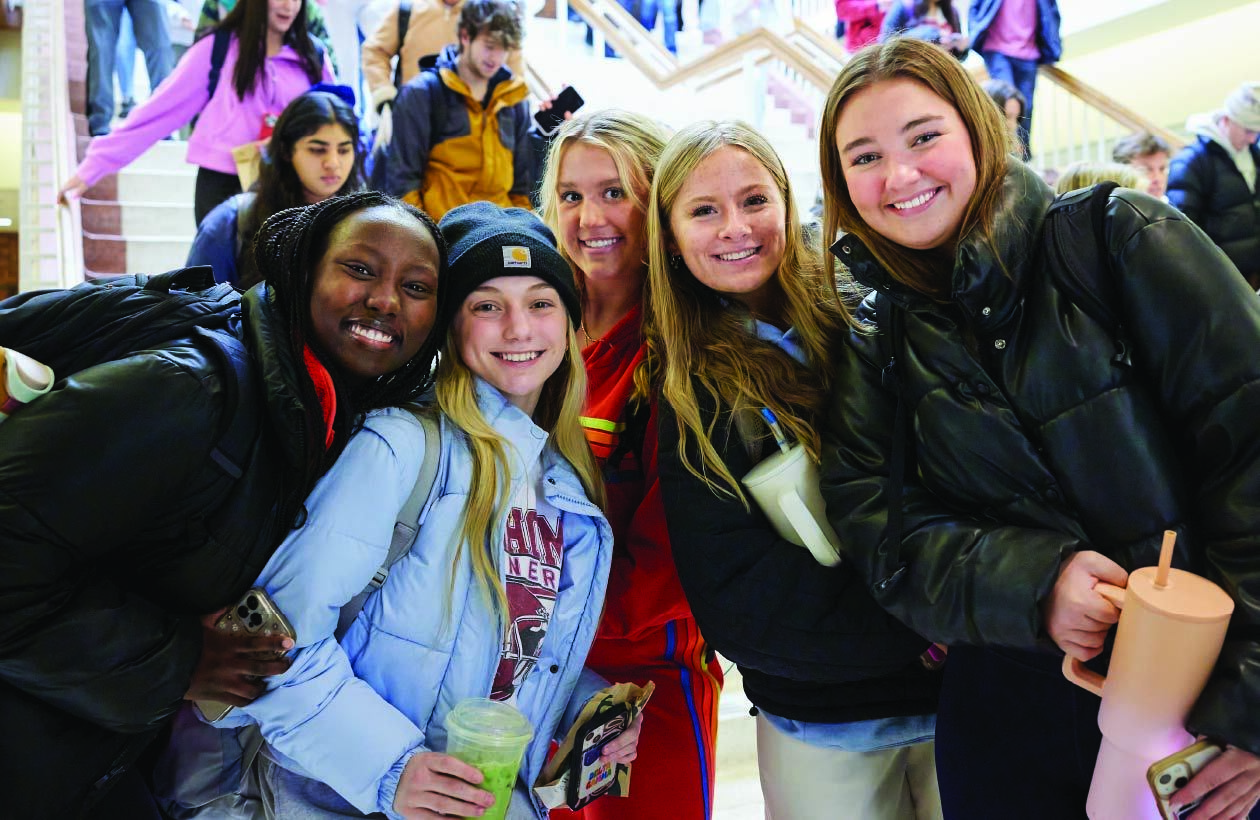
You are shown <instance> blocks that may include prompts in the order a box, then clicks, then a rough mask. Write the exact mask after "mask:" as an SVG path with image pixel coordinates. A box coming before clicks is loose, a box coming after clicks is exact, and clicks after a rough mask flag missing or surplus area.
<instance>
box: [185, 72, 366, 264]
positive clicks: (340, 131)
mask: <svg viewBox="0 0 1260 820" xmlns="http://www.w3.org/2000/svg"><path fill="white" fill-rule="evenodd" d="M318 88H320V86H316V88H315V89H312V90H310V91H308V92H306V93H305V94H301V95H299V96H298V97H296V98H294V100H293V102H291V103H289V104H288V105H287V106H286V107H285V109H284V113H282V114H281V115H280V119H278V120H276V127H275V130H274V131H273V132H272V134H271V139H270V140H269V141H268V143H267V160H266V161H265V162H263V163H261V165H260V168H259V173H258V180H257V181H256V182H255V183H254V185H253V186H252V187H251V188H250V190H248V191H246V192H245V193H242V194H236V195H235V196H232V197H230V198H228V199H226V200H224V201H223V202H221V203H220V204H219V205H217V206H215V208H214V210H212V211H211V212H210V213H209V214H208V215H207V216H206V218H205V220H204V221H203V222H202V223H201V225H200V227H198V228H197V236H196V238H194V239H193V243H192V247H191V248H189V250H188V261H187V262H186V264H188V265H210V266H211V267H212V268H213V269H214V278H215V281H218V282H230V283H232V284H233V285H235V286H237V287H239V288H242V289H247V288H249V287H251V286H253V285H254V284H255V283H257V282H258V281H259V280H260V279H261V278H262V274H261V273H260V272H259V271H258V269H257V268H256V267H255V266H254V264H253V255H252V253H251V246H252V243H253V239H254V234H256V233H257V232H258V228H259V227H260V226H261V225H262V224H263V223H264V222H266V221H267V220H268V219H270V218H271V216H272V214H275V213H279V212H280V211H283V210H284V209H286V208H296V207H298V206H300V205H310V204H313V203H315V202H321V201H323V200H325V199H327V198H328V197H330V196H340V195H344V194H348V193H352V192H353V191H356V190H358V189H359V188H361V187H363V155H362V151H361V146H360V143H359V122H358V119H357V118H356V117H355V115H354V103H353V100H354V96H353V95H352V94H349V93H348V92H349V89H346V88H345V87H344V86H327V88H329V89H331V90H328V91H324V90H316V89H318ZM338 92H346V96H347V97H349V100H346V99H343V98H342V97H341V96H339V93H338Z"/></svg>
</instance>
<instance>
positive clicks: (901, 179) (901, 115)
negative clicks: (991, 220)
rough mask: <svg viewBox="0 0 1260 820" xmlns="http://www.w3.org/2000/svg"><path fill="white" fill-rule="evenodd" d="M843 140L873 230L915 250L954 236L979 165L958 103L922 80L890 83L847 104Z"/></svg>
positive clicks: (853, 190) (847, 176)
mask: <svg viewBox="0 0 1260 820" xmlns="http://www.w3.org/2000/svg"><path fill="white" fill-rule="evenodd" d="M835 140H836V147H837V148H838V149H839V152H840V165H841V168H842V169H843V172H844V181H845V184H846V185H847V187H848V189H849V196H850V197H851V198H852V200H853V205H854V207H855V208H856V209H857V212H858V215H859V216H861V218H862V219H863V220H864V221H865V222H866V224H867V225H869V226H870V227H871V229H872V230H874V231H876V232H877V233H879V234H880V235H882V236H884V237H885V238H887V239H889V240H891V241H892V242H896V243H897V244H899V245H902V246H904V247H907V248H913V249H915V250H927V249H929V248H937V247H940V246H942V245H944V244H946V243H947V242H950V241H952V240H953V239H954V237H955V236H956V234H957V232H958V226H959V225H960V224H961V223H962V220H963V215H964V213H965V212H966V210H967V204H968V201H969V200H970V199H971V195H972V194H973V193H974V192H975V190H976V163H975V159H974V157H973V156H972V151H971V138H970V135H969V134H968V133H967V127H966V126H965V125H964V124H963V121H962V119H961V118H960V117H959V116H958V112H957V111H956V110H955V109H954V108H953V106H951V105H950V104H949V103H947V102H945V101H944V100H942V99H941V98H940V97H938V96H936V95H935V94H933V93H932V92H931V91H930V90H929V89H928V88H927V87H926V86H924V85H922V84H920V83H918V82H915V81H914V80H907V79H895V80H886V81H884V82H880V83H876V84H875V85H872V86H870V87H869V88H865V89H863V90H862V91H859V92H858V93H856V94H854V95H853V97H852V98H851V99H850V100H849V101H848V102H847V103H846V105H845V107H844V110H843V112H842V113H841V114H840V118H839V120H838V122H837V124H836V133H835Z"/></svg>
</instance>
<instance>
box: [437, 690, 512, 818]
mask: <svg viewBox="0 0 1260 820" xmlns="http://www.w3.org/2000/svg"><path fill="white" fill-rule="evenodd" d="M533 736H534V727H533V726H531V725H530V723H529V719H528V718H526V717H525V716H524V715H522V714H521V713H520V712H519V711H518V710H517V709H516V708H514V707H512V706H509V705H508V704H506V703H500V702H498V701H494V700H490V699H489V698H465V699H464V700H462V701H460V702H459V703H457V704H456V705H455V708H454V709H452V710H451V713H450V714H449V715H447V717H446V753H447V754H449V755H452V756H453V757H457V758H459V759H460V760H462V761H464V762H465V763H467V764H468V765H470V766H473V767H475V768H476V769H478V770H479V771H480V772H481V774H482V775H483V776H484V777H485V780H484V781H483V782H482V783H481V788H483V789H485V790H486V791H488V792H490V793H491V794H493V795H494V805H493V806H491V807H490V808H488V809H486V813H485V814H483V815H482V816H481V818H482V820H503V818H504V817H505V816H506V815H507V810H508V804H509V803H510V802H511V800H512V786H513V785H515V783H516V775H517V773H518V772H519V771H520V769H521V758H522V757H524V756H525V747H526V746H527V745H529V740H530V738H531V737H533Z"/></svg>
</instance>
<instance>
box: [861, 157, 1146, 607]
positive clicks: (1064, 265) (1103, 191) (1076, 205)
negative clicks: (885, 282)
mask: <svg viewBox="0 0 1260 820" xmlns="http://www.w3.org/2000/svg"><path fill="white" fill-rule="evenodd" d="M1117 187H1119V186H1118V185H1116V183H1114V182H1102V183H1099V184H1097V185H1094V186H1093V187H1091V188H1082V189H1081V190H1079V191H1070V192H1068V193H1066V194H1062V195H1061V196H1057V197H1055V200H1054V202H1053V203H1051V205H1050V208H1049V209H1048V210H1047V211H1046V217H1045V222H1044V223H1043V225H1042V231H1041V242H1042V245H1043V247H1044V248H1045V250H1046V251H1047V252H1048V253H1050V254H1052V255H1053V256H1054V259H1055V260H1056V262H1057V264H1053V265H1050V275H1051V276H1053V277H1054V284H1055V286H1056V287H1057V288H1058V289H1059V291H1061V292H1062V293H1063V294H1064V295H1066V296H1067V297H1068V299H1069V301H1071V302H1072V304H1074V305H1076V306H1077V307H1078V308H1080V309H1081V310H1082V311H1083V312H1084V313H1085V315H1087V316H1089V317H1090V318H1091V319H1093V320H1094V321H1095V322H1097V323H1098V324H1099V325H1101V326H1102V327H1104V328H1107V330H1108V331H1109V332H1110V334H1111V337H1112V339H1113V340H1114V341H1115V345H1116V353H1115V355H1113V356H1112V357H1111V362H1112V364H1113V365H1115V366H1117V367H1131V366H1132V364H1133V361H1132V358H1131V356H1130V352H1129V351H1130V344H1129V340H1128V337H1127V336H1126V334H1125V329H1124V326H1123V325H1122V323H1121V321H1120V316H1119V314H1118V312H1117V311H1116V309H1115V305H1116V304H1117V302H1118V301H1119V298H1120V296H1119V292H1118V291H1119V288H1118V286H1117V283H1116V281H1115V276H1114V275H1113V262H1112V259H1111V255H1110V254H1109V253H1105V252H1100V250H1099V249H1102V248H1106V247H1107V235H1106V223H1105V220H1106V214H1107V201H1108V199H1109V198H1110V197H1111V192H1112V191H1114V190H1115V189H1116V188H1117ZM874 308H875V324H876V327H877V328H878V330H877V336H876V343H877V344H878V346H879V352H880V358H881V360H882V361H884V362H887V364H885V365H884V368H883V371H882V372H881V374H880V382H881V384H882V385H883V387H884V388H885V389H886V390H891V391H892V392H893V393H895V394H896V396H897V411H896V415H895V417H894V419H893V443H892V453H891V455H890V459H891V463H890V465H889V466H890V469H891V472H890V475H889V482H888V490H887V493H888V497H889V498H890V499H892V500H893V501H892V502H891V503H890V506H889V509H888V525H887V530H886V538H885V544H886V549H887V550H889V554H890V555H891V556H893V557H894V559H896V555H897V551H898V550H899V549H900V546H901V530H902V521H901V519H902V508H901V503H900V499H901V493H902V488H903V486H904V484H905V471H906V462H907V460H908V458H909V457H908V455H907V453H906V448H907V446H908V445H909V443H910V436H911V431H910V419H909V408H908V401H907V398H906V396H905V393H904V390H903V388H904V386H905V385H904V382H903V378H902V374H901V373H900V372H899V368H898V365H897V357H898V355H899V353H900V351H901V349H902V347H903V346H904V342H905V309H904V308H902V307H901V306H899V305H896V304H894V303H893V302H892V301H891V300H889V298H888V297H887V296H885V295H884V294H882V293H881V294H877V295H876V296H875V298H874ZM891 563H892V565H894V566H896V567H897V568H896V569H895V570H894V571H893V572H892V573H891V574H890V575H888V576H887V577H885V578H883V579H881V580H879V581H877V582H876V583H875V585H874V588H873V591H874V593H875V597H876V599H877V600H882V599H883V598H884V596H885V595H887V593H888V592H889V591H890V590H891V589H892V588H893V587H895V586H896V585H897V582H898V581H900V580H901V576H902V575H904V573H905V570H906V564H905V563H904V562H903V561H900V560H893V561H892V562H891Z"/></svg>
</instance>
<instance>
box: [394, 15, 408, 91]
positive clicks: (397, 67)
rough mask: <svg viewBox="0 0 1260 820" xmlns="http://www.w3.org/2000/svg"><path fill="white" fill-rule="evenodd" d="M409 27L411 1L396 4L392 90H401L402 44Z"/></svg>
mask: <svg viewBox="0 0 1260 820" xmlns="http://www.w3.org/2000/svg"><path fill="white" fill-rule="evenodd" d="M410 25H411V0H402V2H400V3H399V4H398V60H397V62H396V63H395V64H394V88H402V87H403V81H402V71H403V58H402V50H403V43H405V42H407V28H408V27H409V26H410Z"/></svg>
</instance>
